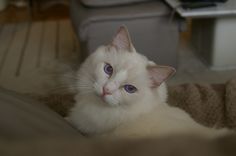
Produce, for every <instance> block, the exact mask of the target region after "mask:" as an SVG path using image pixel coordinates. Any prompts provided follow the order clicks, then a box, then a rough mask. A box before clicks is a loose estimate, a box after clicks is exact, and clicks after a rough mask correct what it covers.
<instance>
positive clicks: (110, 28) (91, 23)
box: [71, 0, 179, 67]
mask: <svg viewBox="0 0 236 156" xmlns="http://www.w3.org/2000/svg"><path fill="white" fill-rule="evenodd" d="M71 19H72V23H73V26H74V28H75V31H76V34H77V36H78V39H79V41H80V43H81V52H82V54H83V56H87V55H88V54H89V53H92V52H93V51H94V50H95V49H96V48H97V47H98V46H99V45H101V44H108V43H109V41H111V39H112V36H113V35H114V33H115V32H116V30H117V29H118V27H119V26H120V25H126V26H127V27H128V29H129V32H130V34H131V38H132V40H133V42H134V46H135V47H136V50H137V51H138V52H140V53H142V54H144V55H146V56H147V57H148V58H149V59H151V60H153V61H155V62H157V63H158V64H167V65H172V66H175V67H176V65H177V63H176V57H177V45H178V40H179V29H178V22H176V18H174V19H175V20H171V10H170V9H169V8H168V6H167V5H166V4H165V3H164V2H162V1H160V0H155V1H151V0H111V1H106V0H96V1H95V0H81V1H80V0H71Z"/></svg>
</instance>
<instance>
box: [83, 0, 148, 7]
mask: <svg viewBox="0 0 236 156" xmlns="http://www.w3.org/2000/svg"><path fill="white" fill-rule="evenodd" d="M145 1H151V0H81V2H82V3H83V4H84V5H86V6H91V7H98V6H114V5H124V4H130V3H137V2H145Z"/></svg>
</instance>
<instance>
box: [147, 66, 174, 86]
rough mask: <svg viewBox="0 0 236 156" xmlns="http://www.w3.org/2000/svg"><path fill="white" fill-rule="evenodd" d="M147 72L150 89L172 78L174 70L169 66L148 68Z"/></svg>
mask: <svg viewBox="0 0 236 156" xmlns="http://www.w3.org/2000/svg"><path fill="white" fill-rule="evenodd" d="M147 71H148V74H149V77H150V80H151V88H156V87H159V86H160V85H161V83H162V82H164V81H165V80H167V79H168V78H169V77H171V76H173V75H174V73H175V72H176V70H175V69H174V68H173V67H170V66H159V65H155V66H148V67H147Z"/></svg>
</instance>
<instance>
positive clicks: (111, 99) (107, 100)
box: [102, 96, 119, 107]
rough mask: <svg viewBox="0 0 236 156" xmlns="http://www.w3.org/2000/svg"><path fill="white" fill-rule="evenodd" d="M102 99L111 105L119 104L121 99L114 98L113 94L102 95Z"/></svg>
mask: <svg viewBox="0 0 236 156" xmlns="http://www.w3.org/2000/svg"><path fill="white" fill-rule="evenodd" d="M102 100H103V101H104V102H105V103H106V104H107V105H109V106H112V107H117V106H119V101H118V100H116V99H114V98H113V97H112V96H105V97H102Z"/></svg>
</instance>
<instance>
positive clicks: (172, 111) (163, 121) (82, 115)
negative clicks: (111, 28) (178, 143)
mask: <svg viewBox="0 0 236 156" xmlns="http://www.w3.org/2000/svg"><path fill="white" fill-rule="evenodd" d="M174 73H175V69H174V68H172V67H168V66H159V65H156V64H155V63H154V62H152V61H149V60H148V59H147V58H146V57H145V56H143V55H141V54H139V53H137V52H136V50H135V48H134V47H133V45H132V42H131V39H130V36H129V33H128V31H127V29H126V28H125V27H124V26H122V27H120V29H119V30H118V32H117V34H116V35H115V37H114V39H113V40H112V42H111V44H109V45H107V46H101V47H99V48H98V49H97V50H96V51H95V52H94V53H93V54H92V55H90V56H89V57H88V58H87V59H86V61H85V62H84V63H83V64H82V65H81V67H80V69H79V70H78V72H77V73H76V77H77V81H76V82H75V84H74V86H75V87H76V90H77V94H76V96H75V100H76V103H75V106H74V107H73V108H72V109H71V111H70V113H69V116H68V120H69V121H70V122H71V123H72V124H73V125H74V126H75V127H76V128H78V129H79V130H80V131H81V132H83V133H86V134H87V135H92V136H94V135H102V136H103V135H107V136H112V137H135V138H138V137H158V136H165V135H172V134H198V135H201V136H209V137H214V136H218V135H221V134H225V133H227V130H226V129H222V130H216V129H211V128H207V127H204V126H202V125H200V124H198V123H196V122H195V121H194V120H193V119H192V118H191V117H190V116H189V115H188V114H187V113H186V112H184V111H183V110H180V109H179V108H175V107H171V106H169V105H168V104H167V103H166V99H167V90H166V86H165V84H164V83H163V82H164V81H165V80H166V79H167V78H169V77H170V76H171V75H173V74H174Z"/></svg>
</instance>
